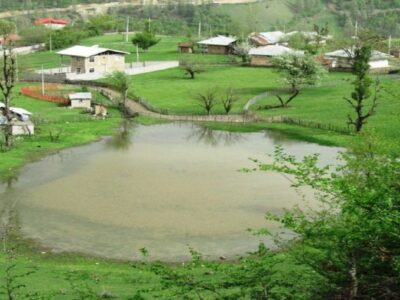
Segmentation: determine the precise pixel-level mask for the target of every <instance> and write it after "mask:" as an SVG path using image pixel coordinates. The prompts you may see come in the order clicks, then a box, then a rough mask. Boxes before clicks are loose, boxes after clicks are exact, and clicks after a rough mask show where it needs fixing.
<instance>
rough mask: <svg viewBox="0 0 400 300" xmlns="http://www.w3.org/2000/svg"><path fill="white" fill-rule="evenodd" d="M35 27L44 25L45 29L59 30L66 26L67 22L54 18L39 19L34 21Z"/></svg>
mask: <svg viewBox="0 0 400 300" xmlns="http://www.w3.org/2000/svg"><path fill="white" fill-rule="evenodd" d="M35 24H36V25H44V26H45V27H47V28H50V29H54V30H59V29H63V28H64V27H65V26H67V25H68V21H67V20H63V19H54V18H40V19H36V20H35Z"/></svg>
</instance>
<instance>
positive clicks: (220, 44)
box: [197, 35, 237, 54]
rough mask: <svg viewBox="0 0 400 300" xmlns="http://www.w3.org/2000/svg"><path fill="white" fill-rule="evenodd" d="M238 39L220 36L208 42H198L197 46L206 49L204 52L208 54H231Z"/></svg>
mask: <svg viewBox="0 0 400 300" xmlns="http://www.w3.org/2000/svg"><path fill="white" fill-rule="evenodd" d="M236 41H237V39H236V38H234V37H229V36H223V35H219V36H216V37H213V38H210V39H207V40H203V41H200V42H198V43H197V44H198V45H200V46H201V47H203V48H204V50H205V51H204V52H206V53H208V54H230V53H232V52H233V47H234V45H235V43H236Z"/></svg>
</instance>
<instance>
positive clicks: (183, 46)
mask: <svg viewBox="0 0 400 300" xmlns="http://www.w3.org/2000/svg"><path fill="white" fill-rule="evenodd" d="M178 50H179V52H180V53H193V43H192V42H182V43H179V44H178Z"/></svg>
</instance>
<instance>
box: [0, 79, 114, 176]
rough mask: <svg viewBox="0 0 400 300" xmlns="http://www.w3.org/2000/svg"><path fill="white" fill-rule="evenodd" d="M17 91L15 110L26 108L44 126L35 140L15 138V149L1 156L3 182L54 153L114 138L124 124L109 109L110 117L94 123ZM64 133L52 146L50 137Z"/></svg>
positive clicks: (76, 113) (36, 131)
mask: <svg viewBox="0 0 400 300" xmlns="http://www.w3.org/2000/svg"><path fill="white" fill-rule="evenodd" d="M18 90H19V87H17V89H16V91H15V93H14V94H15V95H14V97H15V98H14V102H13V105H14V106H18V107H23V108H25V109H27V110H29V111H30V112H32V113H33V116H34V120H38V121H39V122H40V123H39V124H38V125H37V126H36V127H35V134H34V135H33V136H31V137H29V136H20V137H16V138H15V147H13V148H12V149H11V150H10V151H7V152H4V153H1V155H0V178H6V177H8V176H13V175H15V173H16V172H17V170H18V168H19V167H21V166H22V165H24V164H25V163H26V162H29V161H31V160H34V159H37V158H38V157H40V156H41V155H43V154H46V153H48V152H50V151H56V150H59V149H63V148H67V147H71V146H76V145H80V144H84V143H88V142H91V141H94V140H96V139H99V138H100V137H102V136H105V135H111V134H112V133H113V132H114V130H115V129H116V128H117V127H118V125H119V124H120V122H121V116H120V113H119V111H118V110H116V109H114V108H109V113H110V117H109V118H106V119H105V120H101V119H94V118H92V117H91V116H90V115H87V114H83V113H82V110H80V109H70V108H67V107H62V106H58V105H56V104H53V103H49V102H45V101H40V100H36V99H33V98H30V97H26V96H23V95H19V94H18V93H17V91H18ZM51 132H52V133H53V134H54V133H58V132H61V135H60V140H59V141H58V142H52V141H51V139H50V133H51Z"/></svg>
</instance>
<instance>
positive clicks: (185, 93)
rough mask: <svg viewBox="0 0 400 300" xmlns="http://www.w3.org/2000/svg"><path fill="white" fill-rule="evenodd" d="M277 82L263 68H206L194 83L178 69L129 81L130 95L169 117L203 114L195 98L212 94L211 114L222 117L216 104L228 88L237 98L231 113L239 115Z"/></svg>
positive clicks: (144, 75) (272, 74)
mask: <svg viewBox="0 0 400 300" xmlns="http://www.w3.org/2000/svg"><path fill="white" fill-rule="evenodd" d="M277 79H278V77H277V75H276V74H275V73H274V72H273V71H272V70H271V69H266V68H243V67H237V66H225V67H208V68H205V71H204V72H202V73H200V74H198V75H197V76H196V78H195V79H194V80H193V79H189V78H188V77H187V76H185V74H184V71H182V70H180V69H170V70H165V71H161V72H155V73H148V74H143V75H138V76H134V77H132V79H131V82H132V84H131V90H130V93H131V95H133V94H135V95H137V96H140V97H142V98H144V99H145V100H146V101H147V102H149V103H151V104H152V105H153V106H154V107H155V108H157V109H162V110H168V112H169V113H171V114H199V113H204V111H203V110H202V108H201V107H200V106H199V104H198V102H197V101H196V97H197V96H198V94H200V93H204V92H206V91H208V90H215V91H216V95H217V99H218V104H217V106H216V107H215V109H214V111H213V112H214V113H223V107H222V105H221V103H220V100H221V98H222V97H223V96H224V94H225V92H226V90H227V89H228V88H233V89H234V91H235V94H236V96H237V97H238V101H237V102H236V103H235V105H234V107H233V112H234V113H241V112H242V110H243V106H244V105H245V104H246V103H247V101H248V100H249V99H250V98H252V97H253V96H255V95H258V94H261V93H263V92H265V91H267V90H271V89H274V88H276V87H277V86H279V84H280V83H279V82H278V81H277Z"/></svg>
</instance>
